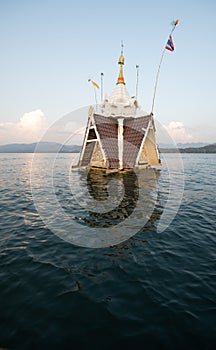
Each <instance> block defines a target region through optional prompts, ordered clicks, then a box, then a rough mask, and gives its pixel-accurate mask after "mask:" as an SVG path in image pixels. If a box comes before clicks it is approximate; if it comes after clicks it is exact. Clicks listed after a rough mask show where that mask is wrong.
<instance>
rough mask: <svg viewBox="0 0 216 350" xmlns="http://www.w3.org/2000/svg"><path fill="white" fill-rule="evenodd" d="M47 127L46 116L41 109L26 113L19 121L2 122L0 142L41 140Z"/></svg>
mask: <svg viewBox="0 0 216 350" xmlns="http://www.w3.org/2000/svg"><path fill="white" fill-rule="evenodd" d="M46 127H47V124H46V118H45V116H44V113H43V112H42V111H41V110H40V109H36V110H34V111H31V112H29V113H25V114H24V115H23V116H22V117H21V118H20V120H19V121H18V122H17V123H0V144H7V143H31V142H35V141H39V140H40V138H41V136H42V135H43V133H44V131H45V130H46Z"/></svg>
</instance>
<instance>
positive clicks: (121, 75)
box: [116, 43, 125, 85]
mask: <svg viewBox="0 0 216 350" xmlns="http://www.w3.org/2000/svg"><path fill="white" fill-rule="evenodd" d="M118 64H119V65H120V71H119V76H118V80H117V83H116V84H124V85H125V81H124V76H123V65H124V56H123V43H122V44H121V55H120V57H119V61H118Z"/></svg>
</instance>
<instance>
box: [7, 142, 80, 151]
mask: <svg viewBox="0 0 216 350" xmlns="http://www.w3.org/2000/svg"><path fill="white" fill-rule="evenodd" d="M80 150H81V146H78V145H61V144H60V143H57V142H38V143H37V142H34V143H30V144H26V143H13V144H9V145H0V153H34V152H37V153H57V152H59V153H79V152H80Z"/></svg>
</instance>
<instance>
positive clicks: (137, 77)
mask: <svg viewBox="0 0 216 350" xmlns="http://www.w3.org/2000/svg"><path fill="white" fill-rule="evenodd" d="M136 70H137V71H136V99H137V96H138V87H139V66H138V65H136Z"/></svg>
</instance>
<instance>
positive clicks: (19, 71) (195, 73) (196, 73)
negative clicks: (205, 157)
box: [0, 0, 216, 144]
mask: <svg viewBox="0 0 216 350" xmlns="http://www.w3.org/2000/svg"><path fill="white" fill-rule="evenodd" d="M175 18H179V21H180V22H179V25H178V26H177V28H176V30H175V31H174V33H173V39H174V44H175V51H174V52H172V53H171V52H168V51H167V52H166V54H165V57H164V61H163V65H162V68H161V72H160V79H159V85H158V91H157V96H156V101H155V111H154V112H155V117H156V118H157V120H158V121H159V122H160V123H162V124H163V125H166V126H167V128H168V129H169V128H170V131H172V129H177V131H176V130H175V132H176V133H177V136H178V130H180V131H179V132H180V134H181V135H180V134H179V135H180V136H181V137H180V139H179V140H178V139H177V141H185V142H187V141H203V142H209V143H210V142H216V137H215V128H216V98H215V84H216V70H215V61H216V36H215V33H216V30H215V29H216V3H215V1H214V0H206V1H201V0H198V1H195V0H188V1H186V0H181V1H167V0H164V1H159V0H158V1H156V0H152V1H149V0H148V1H145V0H140V1H138V0H134V1H122V0H119V1H116V0H110V1H102V0H101V1H97V0H93V1H87V0H86V1H84V0H80V1H77V2H74V1H69V0H58V1H55V0H52V1H51V0H44V1H41V0H37V1H36V0H34V1H32V0H14V1H5V0H0V42H1V46H0V48H1V54H0V70H1V80H0V96H1V104H0V130H1V129H2V130H5V131H4V134H3V133H2V132H0V137H1V139H0V144H1V143H11V142H14V141H17V139H16V134H17V132H16V130H17V129H16V128H17V125H18V126H19V129H20V122H22V125H23V126H24V122H26V120H28V116H31V113H33V112H35V111H36V114H37V118H38V116H40V117H39V122H40V125H39V126H38V125H37V126H38V129H37V131H40V128H43V127H44V125H45V124H46V125H51V124H52V123H53V122H54V121H56V120H57V119H58V118H60V117H62V116H63V115H65V114H67V113H69V112H71V111H73V110H74V109H77V108H80V107H82V106H86V105H89V104H93V103H94V93H93V90H92V88H91V86H90V84H88V83H87V80H88V78H92V79H93V80H95V81H97V82H100V73H101V72H103V73H104V92H106V93H107V94H110V93H111V92H112V89H113V88H114V86H115V82H116V78H117V75H118V64H117V61H118V57H119V53H120V43H121V40H122V39H123V40H124V55H125V63H126V64H125V66H124V75H125V80H126V84H127V88H128V91H129V93H130V94H131V96H132V95H134V94H135V78H136V69H135V66H136V64H139V66H140V86H139V102H140V104H141V105H142V109H143V110H145V111H147V112H149V111H150V109H151V103H152V94H153V88H154V82H155V76H156V72H157V67H158V64H159V61H160V56H161V53H162V50H163V47H164V45H165V43H166V41H167V38H168V35H169V32H170V30H171V21H172V20H173V19H175ZM23 116H25V117H24V118H23ZM42 117H43V118H44V120H42V119H41V118H42ZM37 118H36V119H35V120H36V121H38V119H37ZM85 118H86V116H84V120H85ZM175 123H177V124H175ZM13 127H14V131H13V130H12V129H13ZM23 130H24V131H25V129H23ZM32 137H33V138H34V137H36V134H34V133H33V134H32ZM177 138H178V137H177ZM184 138H185V140H184ZM25 140H26V138H25V135H23V141H25ZM29 140H30V139H29ZM29 140H28V141H29ZM18 141H19V142H20V141H22V136H20V138H19V140H18ZM32 141H34V140H32Z"/></svg>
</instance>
